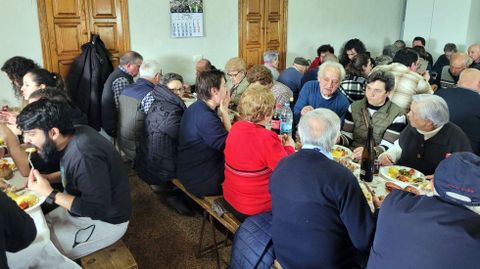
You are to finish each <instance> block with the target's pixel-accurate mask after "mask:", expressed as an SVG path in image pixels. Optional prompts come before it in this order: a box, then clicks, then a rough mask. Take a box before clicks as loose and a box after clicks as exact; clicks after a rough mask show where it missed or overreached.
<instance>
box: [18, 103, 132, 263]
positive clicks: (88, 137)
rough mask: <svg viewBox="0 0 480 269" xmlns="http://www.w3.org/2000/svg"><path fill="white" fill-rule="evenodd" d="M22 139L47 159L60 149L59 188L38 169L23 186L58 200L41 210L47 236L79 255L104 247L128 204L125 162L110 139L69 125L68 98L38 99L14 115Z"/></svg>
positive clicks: (123, 226) (121, 229)
mask: <svg viewBox="0 0 480 269" xmlns="http://www.w3.org/2000/svg"><path fill="white" fill-rule="evenodd" d="M17 123H18V127H19V128H20V129H21V130H22V131H23V135H24V140H25V142H26V143H29V144H31V145H32V146H34V147H35V148H36V149H37V150H38V152H39V154H40V155H41V156H42V158H44V159H46V160H48V159H50V158H52V156H54V155H55V153H56V152H60V154H61V155H60V156H61V159H60V171H61V181H62V185H63V186H64V188H65V191H64V192H63V193H59V192H57V191H56V190H54V189H53V188H52V187H51V186H50V182H49V181H48V180H47V179H46V178H45V177H43V176H42V175H41V174H40V173H39V172H38V171H37V170H32V172H31V173H30V176H29V178H28V188H29V189H31V190H33V191H35V192H37V193H38V194H40V195H42V196H45V197H47V199H46V202H47V203H55V204H57V205H59V207H58V208H57V209H55V210H54V211H52V212H50V213H49V214H48V215H46V220H47V223H48V225H49V228H50V231H51V240H52V242H53V243H54V244H55V246H56V247H57V248H58V249H59V250H60V251H61V252H62V253H63V254H64V255H65V256H67V257H69V258H71V259H78V258H80V257H83V256H85V255H88V254H90V253H92V252H94V251H96V250H98V249H101V248H104V247H107V246H109V245H111V244H113V243H114V242H116V241H117V240H118V239H120V238H121V237H122V236H123V234H124V233H125V232H126V230H127V227H128V222H129V218H130V215H131V210H132V205H131V199H130V191H129V187H128V176H127V171H126V168H125V166H124V164H123V161H122V159H121V157H120V155H119V153H118V152H117V151H116V150H115V148H114V147H113V145H112V144H111V143H110V142H108V141H107V140H106V139H105V138H103V137H102V136H101V135H100V134H99V133H97V132H96V131H95V130H94V129H92V128H90V127H88V126H82V125H79V126H75V127H74V126H73V124H72V120H71V112H70V108H69V106H68V104H66V103H63V102H58V101H51V100H45V99H41V100H39V101H37V102H34V103H31V104H29V105H28V106H26V107H25V108H24V109H23V110H22V112H21V113H20V115H19V116H18V118H17Z"/></svg>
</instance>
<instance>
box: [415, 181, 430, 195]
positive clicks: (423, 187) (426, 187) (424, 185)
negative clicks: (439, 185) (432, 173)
mask: <svg viewBox="0 0 480 269" xmlns="http://www.w3.org/2000/svg"><path fill="white" fill-rule="evenodd" d="M418 188H419V189H421V190H424V191H426V192H431V191H433V189H432V184H431V183H430V181H428V180H425V181H423V182H422V183H420V184H419V185H418Z"/></svg>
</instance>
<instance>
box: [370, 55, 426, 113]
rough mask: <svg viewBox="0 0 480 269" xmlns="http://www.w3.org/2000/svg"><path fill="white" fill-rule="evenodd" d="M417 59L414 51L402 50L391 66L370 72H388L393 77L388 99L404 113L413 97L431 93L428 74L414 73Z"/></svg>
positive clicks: (384, 66)
mask: <svg viewBox="0 0 480 269" xmlns="http://www.w3.org/2000/svg"><path fill="white" fill-rule="evenodd" d="M418 59H419V57H418V53H417V52H416V51H415V50H414V49H412V48H404V49H401V50H399V51H398V52H397V53H396V54H395V57H394V58H393V62H392V63H391V64H389V65H381V66H377V67H375V68H374V69H373V70H372V72H375V71H377V70H382V71H388V72H390V73H392V74H393V75H394V76H395V87H394V88H393V91H392V92H391V93H390V96H389V98H390V100H391V101H392V102H393V103H395V104H396V105H398V106H399V107H401V108H403V109H404V110H405V111H408V110H409V109H410V103H411V102H412V96H413V95H415V94H421V93H433V90H432V87H430V84H428V80H429V79H430V75H429V74H428V72H425V73H424V76H421V75H419V74H417V73H416V72H415V71H416V70H417V63H418Z"/></svg>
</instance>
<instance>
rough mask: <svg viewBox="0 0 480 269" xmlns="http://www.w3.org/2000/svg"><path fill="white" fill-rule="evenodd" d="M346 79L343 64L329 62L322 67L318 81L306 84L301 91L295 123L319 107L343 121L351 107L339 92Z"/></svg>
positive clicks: (295, 112)
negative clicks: (328, 110)
mask: <svg viewBox="0 0 480 269" xmlns="http://www.w3.org/2000/svg"><path fill="white" fill-rule="evenodd" d="M344 78H345V69H343V66H342V65H341V64H339V63H335V62H331V61H327V62H325V63H323V64H322V65H320V68H319V69H318V76H317V80H316V81H309V82H307V83H305V85H303V88H302V90H301V91H300V96H299V97H298V100H297V103H296V104H295V107H294V109H293V113H294V117H295V121H296V122H298V120H299V119H300V116H303V115H304V114H305V113H307V112H309V111H312V110H314V109H315V108H319V107H323V108H328V109H330V110H332V111H333V112H335V113H337V115H338V116H339V117H340V118H341V120H342V121H343V120H344V118H345V115H346V113H347V109H348V106H349V105H350V102H348V99H347V97H346V96H345V95H343V94H342V93H340V92H339V91H338V87H339V86H340V82H341V81H342V80H343V79H344Z"/></svg>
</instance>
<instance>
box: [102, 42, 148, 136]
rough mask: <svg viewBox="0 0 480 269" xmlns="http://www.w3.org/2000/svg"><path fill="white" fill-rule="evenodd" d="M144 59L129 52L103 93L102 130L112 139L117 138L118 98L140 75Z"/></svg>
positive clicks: (108, 80)
mask: <svg viewBox="0 0 480 269" xmlns="http://www.w3.org/2000/svg"><path fill="white" fill-rule="evenodd" d="M142 61H143V57H142V55H140V54H139V53H138V52H135V51H129V52H126V53H125V54H123V55H122V57H120V64H119V65H118V67H117V68H115V70H113V72H112V73H111V74H110V76H108V78H107V80H106V81H105V85H104V86H103V92H102V128H103V130H104V131H105V132H106V133H107V134H108V135H109V136H111V137H116V136H117V116H118V115H117V114H118V103H119V102H118V98H119V97H120V94H121V93H122V91H123V89H125V87H127V85H129V84H132V83H133V77H135V76H137V75H138V71H139V70H140V65H141V64H142Z"/></svg>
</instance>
